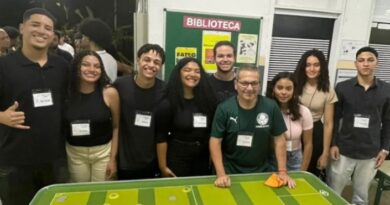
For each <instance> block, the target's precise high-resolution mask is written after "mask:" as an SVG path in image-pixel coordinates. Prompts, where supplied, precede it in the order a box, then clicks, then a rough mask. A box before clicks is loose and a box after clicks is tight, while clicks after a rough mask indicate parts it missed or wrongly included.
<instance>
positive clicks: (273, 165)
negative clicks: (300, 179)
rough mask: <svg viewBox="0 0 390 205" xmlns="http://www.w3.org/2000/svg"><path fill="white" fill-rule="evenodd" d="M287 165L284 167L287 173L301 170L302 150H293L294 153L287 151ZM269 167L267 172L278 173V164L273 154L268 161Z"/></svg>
mask: <svg viewBox="0 0 390 205" xmlns="http://www.w3.org/2000/svg"><path fill="white" fill-rule="evenodd" d="M286 155H287V163H286V167H287V170H288V171H299V170H301V165H302V158H303V156H302V150H300V149H299V150H294V151H291V152H290V151H287V153H286ZM269 164H270V166H269V170H268V171H270V172H276V171H278V163H277V161H276V157H275V154H272V157H271V159H270V163H269Z"/></svg>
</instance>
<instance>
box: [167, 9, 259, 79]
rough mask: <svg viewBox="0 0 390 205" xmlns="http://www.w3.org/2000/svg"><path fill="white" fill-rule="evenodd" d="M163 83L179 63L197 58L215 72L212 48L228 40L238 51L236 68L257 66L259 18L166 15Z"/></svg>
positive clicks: (192, 14) (183, 13)
mask: <svg viewBox="0 0 390 205" xmlns="http://www.w3.org/2000/svg"><path fill="white" fill-rule="evenodd" d="M165 17H166V19H165V51H166V62H165V72H164V79H168V78H169V76H170V73H171V71H172V70H173V68H174V66H175V65H176V63H177V61H178V60H180V59H181V58H184V57H194V58H197V59H198V60H200V61H201V62H202V65H203V67H204V68H205V70H206V71H207V72H209V73H213V72H215V71H216V66H215V63H214V56H213V47H214V45H215V44H216V43H217V42H218V41H221V40H228V41H230V42H232V43H233V45H235V46H236V48H237V55H236V65H235V66H239V65H240V64H243V63H253V64H257V59H258V51H259V46H260V44H259V42H260V29H261V21H262V19H261V18H260V17H258V18H250V17H237V16H228V15H210V14H201V13H188V12H177V11H168V10H166V11H165Z"/></svg>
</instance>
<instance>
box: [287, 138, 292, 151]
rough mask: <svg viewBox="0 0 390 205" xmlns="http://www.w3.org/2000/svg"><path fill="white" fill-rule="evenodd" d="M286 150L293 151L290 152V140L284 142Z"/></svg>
mask: <svg viewBox="0 0 390 205" xmlns="http://www.w3.org/2000/svg"><path fill="white" fill-rule="evenodd" d="M286 150H287V151H293V150H292V141H291V140H286Z"/></svg>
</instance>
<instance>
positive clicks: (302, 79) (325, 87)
mask: <svg viewBox="0 0 390 205" xmlns="http://www.w3.org/2000/svg"><path fill="white" fill-rule="evenodd" d="M310 56H314V57H316V58H317V59H318V61H319V62H320V75H319V76H318V81H317V89H318V90H319V91H323V92H329V84H330V82H329V69H328V63H327V61H326V59H325V55H324V53H323V52H322V51H320V50H317V49H312V50H308V51H306V52H305V53H303V54H302V56H301V58H300V59H299V61H298V64H297V67H296V69H295V71H294V76H295V79H296V82H297V94H298V95H302V92H303V87H304V86H305V84H306V82H307V76H306V61H307V59H308V58H309V57H310Z"/></svg>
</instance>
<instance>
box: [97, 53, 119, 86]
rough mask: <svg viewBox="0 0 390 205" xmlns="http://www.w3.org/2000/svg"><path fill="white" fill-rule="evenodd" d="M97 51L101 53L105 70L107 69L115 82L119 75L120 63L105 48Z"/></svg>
mask: <svg viewBox="0 0 390 205" xmlns="http://www.w3.org/2000/svg"><path fill="white" fill-rule="evenodd" d="M96 53H97V54H99V56H100V58H101V59H102V61H103V65H104V70H105V71H106V73H107V75H108V77H109V78H110V80H111V82H114V81H115V80H116V77H117V76H118V64H117V62H116V60H115V58H114V57H112V55H111V54H109V53H107V52H106V51H105V50H101V51H96Z"/></svg>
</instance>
